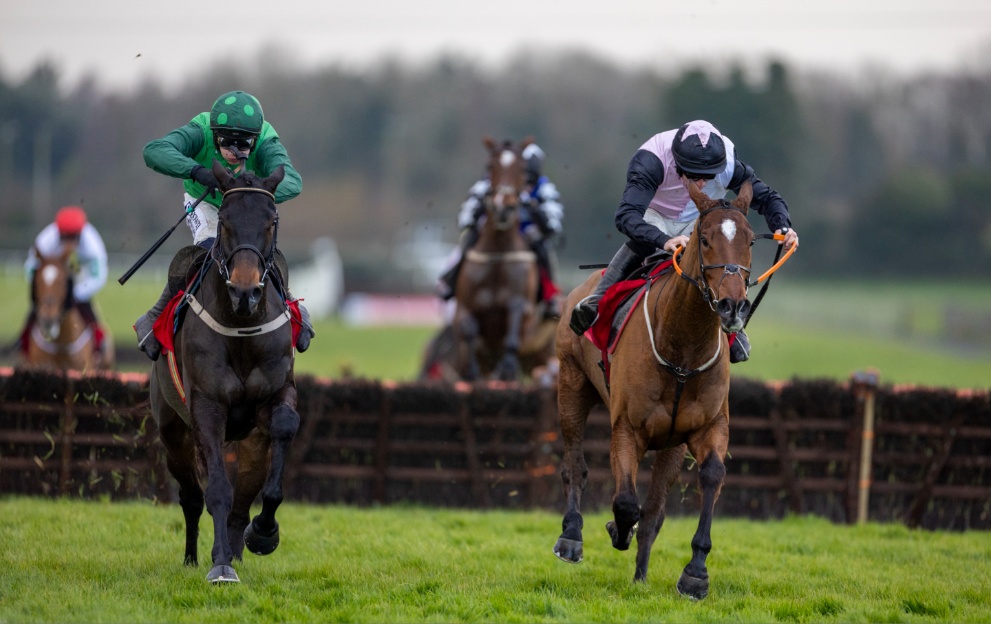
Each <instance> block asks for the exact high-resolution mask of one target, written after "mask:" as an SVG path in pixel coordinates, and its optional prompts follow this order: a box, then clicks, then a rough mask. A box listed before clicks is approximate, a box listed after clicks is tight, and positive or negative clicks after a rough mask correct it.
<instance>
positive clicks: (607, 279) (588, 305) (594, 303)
mask: <svg viewBox="0 0 991 624" xmlns="http://www.w3.org/2000/svg"><path fill="white" fill-rule="evenodd" d="M642 262H643V258H642V257H641V256H640V254H638V253H636V252H635V251H633V250H632V249H630V248H629V246H628V245H623V246H622V247H620V248H619V251H617V252H616V255H615V256H613V258H612V260H610V261H609V266H607V267H606V272H605V273H603V274H602V279H600V280H599V283H598V284H597V285H596V287H595V291H594V292H593V293H592V294H591V295H589V296H587V297H585V298H584V299H582V300H581V301H579V302H578V304H577V305H576V306H575V309H574V310H572V311H571V322H570V323H569V325H570V326H571V331H573V332H575V333H576V334H578V335H579V336H581V335H583V334H584V333H585V332H586V331H588V328H589V327H591V326H592V324H593V323H594V322H595V319H596V318H597V317H598V315H599V300H600V299H602V295H604V294H606V291H607V290H608V289H609V287H610V286H612V285H613V284H615V283H616V282H618V281H620V280H621V279H623V278H624V277H626V276H627V274H629V272H630V271H632V270H633V269H635V268H636V267H638V266H640V264H641V263H642Z"/></svg>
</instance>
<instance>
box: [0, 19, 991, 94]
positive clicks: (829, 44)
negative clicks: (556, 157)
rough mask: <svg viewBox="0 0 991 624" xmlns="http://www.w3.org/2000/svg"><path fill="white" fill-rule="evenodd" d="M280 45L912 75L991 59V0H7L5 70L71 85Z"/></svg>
mask: <svg viewBox="0 0 991 624" xmlns="http://www.w3.org/2000/svg"><path fill="white" fill-rule="evenodd" d="M271 45H278V46H279V47H280V48H281V49H282V50H284V51H285V52H286V53H288V55H289V56H290V58H293V59H295V60H296V61H297V62H298V63H299V65H300V67H301V68H303V69H311V68H314V67H319V66H326V65H335V64H344V65H346V66H351V67H362V66H365V65H368V64H371V63H374V62H377V61H378V60H380V59H381V58H382V57H383V56H386V55H395V56H397V57H399V58H401V59H404V60H408V61H414V62H417V61H430V60H433V59H435V58H436V57H437V56H438V55H439V54H442V53H455V54H458V55H461V56H463V57H467V58H469V59H473V60H476V61H478V62H482V63H486V64H497V63H499V62H500V61H502V60H503V59H505V58H506V57H507V56H508V55H510V54H512V53H514V52H517V51H519V50H520V48H521V47H522V46H524V45H531V46H541V47H542V48H544V49H580V50H584V51H587V52H589V53H591V54H594V55H598V56H601V57H602V58H604V59H605V60H609V61H613V62H617V63H621V64H623V65H626V66H640V67H643V66H646V67H654V68H658V69H666V68H669V67H672V66H675V64H676V63H679V62H682V61H685V60H693V59H710V60H713V61H723V60H725V59H727V58H734V59H739V60H741V61H742V62H744V63H745V64H747V63H763V62H764V61H765V60H766V59H767V58H768V57H769V56H774V57H776V58H780V59H782V60H784V61H786V62H788V63H790V64H792V65H794V66H796V67H802V68H823V69H833V70H835V71H837V72H843V73H856V72H860V71H861V70H862V69H863V68H864V67H865V66H868V65H870V66H873V67H875V68H878V67H879V68H885V69H888V70H890V71H892V72H896V73H899V74H912V73H917V72H922V71H929V70H946V69H958V68H961V67H974V66H980V67H984V68H987V67H988V66H991V62H989V59H991V0H828V1H818V0H817V1H812V0H787V1H786V0H780V1H775V0H747V1H741V0H690V1H684V2H678V3H674V2H671V1H670V0H562V1H558V0H488V1H487V2H478V1H470V0H448V1H444V0H357V1H349V2H346V3H345V2H340V1H339V0H240V1H234V2H215V1H210V0H206V1H199V2H193V1H190V0H167V1H166V2H161V1H154V2H151V1H149V0H76V1H71V0H69V1H67V0H0V72H2V73H3V76H4V77H5V78H6V79H8V80H11V79H13V80H18V79H20V78H22V77H23V76H24V75H25V74H26V72H28V71H29V70H30V69H32V68H33V67H35V66H36V65H37V64H38V63H39V62H40V61H42V60H49V61H52V62H53V63H54V64H55V65H56V67H57V68H58V69H59V71H60V75H61V76H62V78H63V84H68V85H72V84H75V82H76V81H78V80H79V79H80V77H82V76H83V75H84V74H91V75H93V76H95V77H96V78H97V80H98V81H99V83H100V85H101V86H104V87H109V88H112V89H115V90H118V89H119V90H126V89H128V88H130V87H133V86H134V85H136V84H138V82H139V81H140V80H142V79H143V78H147V77H151V76H154V77H155V78H156V79H157V80H158V81H159V82H161V83H162V84H164V85H165V86H166V87H168V86H173V85H176V84H178V83H179V81H180V80H182V77H183V75H184V74H188V73H194V74H195V73H196V72H197V71H198V70H197V68H199V67H202V66H204V59H206V61H205V62H206V65H212V64H213V63H214V62H219V61H221V60H224V59H227V60H229V61H230V62H232V63H237V62H241V61H242V59H246V60H249V61H254V60H255V59H257V54H258V51H259V50H260V49H262V48H263V47H266V46H271ZM535 49H536V50H538V51H539V50H540V49H541V48H535Z"/></svg>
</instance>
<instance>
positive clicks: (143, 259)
mask: <svg viewBox="0 0 991 624" xmlns="http://www.w3.org/2000/svg"><path fill="white" fill-rule="evenodd" d="M213 190H214V189H213V187H212V186H211V187H207V189H206V191H205V192H204V193H203V194H202V195H200V198H199V199H197V200H196V201H195V202H193V204H192V205H190V206H189V208H186V211H185V212H184V213H183V214H182V217H180V219H179V220H178V221H176V222H175V225H173V226H172V227H170V228H169V231H168V232H166V233H165V234H162V237H161V238H159V239H158V240H157V241H155V244H154V245H152V246H151V248H150V249H149V250H148V251H146V252H145V253H144V255H143V256H141V257H140V258H138V261H137V262H135V263H134V266H132V267H131V268H130V269H128V270H127V273H124V274H123V275H121V276H120V278H118V279H117V282H118V283H120V285H121V286H123V285H124V282H126V281H127V280H129V279H131V276H132V275H134V272H135V271H137V270H138V269H140V268H141V265H142V264H144V263H145V262H147V261H148V258H150V257H151V254H153V253H155V252H156V251H158V248H159V247H161V246H162V243H164V242H165V239H167V238H168V237H169V236H171V235H172V232H174V231H175V229H176V228H177V227H179V224H180V223H182V222H183V221H185V220H186V217H187V216H188V215H189V213H191V212H192V211H193V209H194V208H196V207H197V206H199V205H200V202H201V201H203V200H204V199H206V196H207V195H209V194H210V193H211V192H213Z"/></svg>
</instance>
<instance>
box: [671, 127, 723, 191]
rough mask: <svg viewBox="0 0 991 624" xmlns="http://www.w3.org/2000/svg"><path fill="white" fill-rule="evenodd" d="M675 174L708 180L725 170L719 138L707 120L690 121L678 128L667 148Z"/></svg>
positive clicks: (717, 132)
mask: <svg viewBox="0 0 991 624" xmlns="http://www.w3.org/2000/svg"><path fill="white" fill-rule="evenodd" d="M671 151H672V152H673V153H674V161H675V164H677V165H678V169H679V173H684V174H685V175H687V176H688V177H698V178H708V179H712V178H713V177H715V176H716V175H717V174H719V173H722V171H723V170H724V169H725V168H726V145H725V144H724V143H723V137H722V135H720V134H719V130H717V129H716V127H715V126H713V125H712V124H711V123H709V122H708V121H702V120H701V119H700V120H697V121H692V122H690V123H686V124H685V125H683V126H682V127H680V128H678V132H676V133H675V135H674V143H673V144H672V145H671Z"/></svg>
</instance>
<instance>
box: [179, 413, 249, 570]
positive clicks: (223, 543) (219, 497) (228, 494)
mask: <svg viewBox="0 0 991 624" xmlns="http://www.w3.org/2000/svg"><path fill="white" fill-rule="evenodd" d="M189 412H190V418H191V419H192V421H193V430H194V431H195V435H196V438H197V445H198V447H199V450H200V453H201V454H202V457H203V463H204V465H205V466H206V475H207V485H206V490H205V491H204V495H205V496H204V498H205V499H206V510H207V512H208V513H209V514H210V516H212V517H213V549H212V550H211V551H210V554H211V557H212V561H213V567H212V568H211V569H210V572H209V574H207V576H206V580H208V581H210V582H211V583H238V582H240V579H239V578H238V577H237V572H235V571H234V568H233V567H232V566H231V560H232V559H233V558H234V552H233V551H232V550H231V545H230V540H229V539H228V536H227V516H228V515H229V514H230V511H231V505H232V503H233V499H234V488H233V486H232V485H231V482H230V479H228V477H227V467H226V466H225V465H224V452H223V450H224V449H223V446H224V436H225V433H226V428H227V408H226V407H225V406H223V405H221V404H219V403H217V402H216V401H212V400H210V399H207V398H205V397H203V396H197V395H194V394H191V395H190V401H189Z"/></svg>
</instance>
